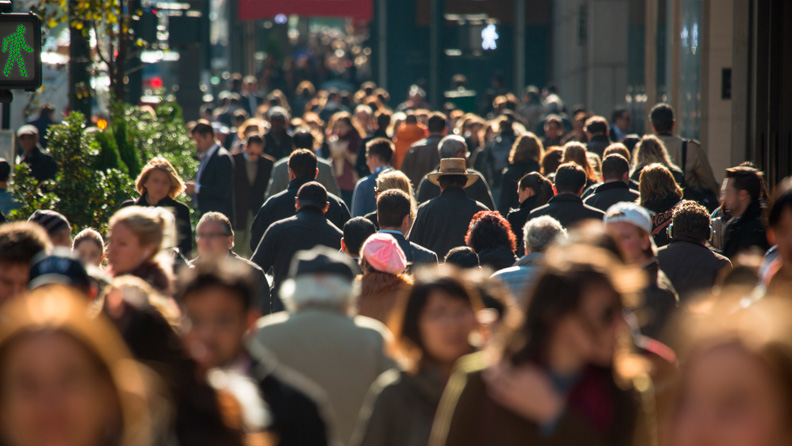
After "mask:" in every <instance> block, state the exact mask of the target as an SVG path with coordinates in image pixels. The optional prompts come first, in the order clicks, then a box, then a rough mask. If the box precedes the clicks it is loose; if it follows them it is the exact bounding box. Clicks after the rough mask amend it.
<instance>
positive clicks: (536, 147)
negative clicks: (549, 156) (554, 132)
mask: <svg viewBox="0 0 792 446" xmlns="http://www.w3.org/2000/svg"><path fill="white" fill-rule="evenodd" d="M543 156H544V146H543V145H542V141H541V140H540V139H539V138H538V137H537V136H536V135H534V134H533V133H531V132H527V133H525V134H523V135H520V136H518V137H517V139H516V140H515V141H514V145H512V148H511V152H509V165H508V166H507V167H506V168H505V169H504V170H503V189H501V195H500V198H499V199H498V211H499V212H500V213H501V215H503V216H504V217H505V216H506V215H508V214H509V211H510V210H512V209H514V208H517V207H518V206H519V205H520V201H519V197H518V194H517V183H518V182H519V181H520V178H522V177H524V176H525V175H526V174H529V173H531V172H538V171H539V169H540V168H541V167H540V166H539V161H541V160H542V157H543Z"/></svg>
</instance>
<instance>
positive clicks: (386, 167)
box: [352, 138, 394, 217]
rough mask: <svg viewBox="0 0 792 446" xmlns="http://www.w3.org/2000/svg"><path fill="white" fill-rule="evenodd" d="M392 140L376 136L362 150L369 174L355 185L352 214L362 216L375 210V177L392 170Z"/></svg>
mask: <svg viewBox="0 0 792 446" xmlns="http://www.w3.org/2000/svg"><path fill="white" fill-rule="evenodd" d="M393 150H394V147H393V142H392V141H391V140H390V139H388V138H377V139H372V140H370V141H369V142H368V143H367V144H366V145H365V146H363V151H364V152H366V165H367V166H368V169H369V171H370V172H371V174H369V175H367V176H366V177H365V178H361V179H360V180H359V181H358V182H357V184H356V185H355V191H354V192H353V193H352V215H353V216H354V217H362V216H364V215H366V214H368V213H370V212H373V211H376V210H377V197H376V196H375V191H376V189H377V178H378V177H379V175H380V174H381V173H383V172H388V171H391V170H393V168H392V167H391V165H390V164H391V158H393Z"/></svg>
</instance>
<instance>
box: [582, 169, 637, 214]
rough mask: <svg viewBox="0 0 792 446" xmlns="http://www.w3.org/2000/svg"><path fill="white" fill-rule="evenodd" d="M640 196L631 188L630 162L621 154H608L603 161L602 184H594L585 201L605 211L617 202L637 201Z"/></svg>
mask: <svg viewBox="0 0 792 446" xmlns="http://www.w3.org/2000/svg"><path fill="white" fill-rule="evenodd" d="M639 197H640V194H639V193H638V192H636V191H634V190H632V189H630V162H629V161H627V160H626V159H625V158H624V157H623V156H621V155H608V156H606V157H605V159H604V160H603V161H602V184H599V185H596V186H594V188H593V191H592V192H591V194H590V195H589V196H588V197H587V198H586V199H585V200H584V201H583V203H585V204H586V205H588V206H591V207H593V208H597V209H599V210H601V211H603V212H605V211H607V210H608V208H609V207H611V206H613V205H614V204H616V203H621V202H623V201H626V202H630V203H635V202H636V201H637V200H638V198H639Z"/></svg>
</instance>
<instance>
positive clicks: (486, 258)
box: [477, 246, 517, 271]
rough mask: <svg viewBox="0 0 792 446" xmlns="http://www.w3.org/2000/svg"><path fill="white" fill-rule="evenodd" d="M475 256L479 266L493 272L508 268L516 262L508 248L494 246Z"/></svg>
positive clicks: (515, 257)
mask: <svg viewBox="0 0 792 446" xmlns="http://www.w3.org/2000/svg"><path fill="white" fill-rule="evenodd" d="M477 254H478V256H479V263H480V264H481V266H482V267H485V266H486V267H489V268H492V270H493V271H499V270H502V269H504V268H509V267H510V266H513V265H514V263H515V262H517V256H515V255H514V252H512V250H511V248H510V247H508V246H495V247H491V248H487V249H482V250H481V251H479V252H478V253H477Z"/></svg>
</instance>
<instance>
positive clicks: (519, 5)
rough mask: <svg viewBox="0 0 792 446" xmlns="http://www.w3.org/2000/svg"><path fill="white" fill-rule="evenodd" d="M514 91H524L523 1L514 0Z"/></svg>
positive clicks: (520, 93)
mask: <svg viewBox="0 0 792 446" xmlns="http://www.w3.org/2000/svg"><path fill="white" fill-rule="evenodd" d="M514 62H515V64H514V90H515V92H516V93H517V96H521V95H522V92H523V90H524V89H525V0H514Z"/></svg>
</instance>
